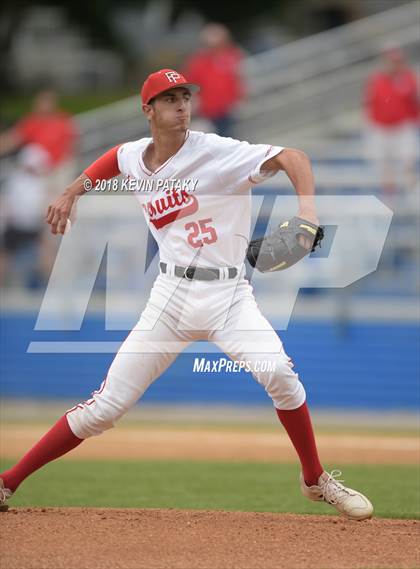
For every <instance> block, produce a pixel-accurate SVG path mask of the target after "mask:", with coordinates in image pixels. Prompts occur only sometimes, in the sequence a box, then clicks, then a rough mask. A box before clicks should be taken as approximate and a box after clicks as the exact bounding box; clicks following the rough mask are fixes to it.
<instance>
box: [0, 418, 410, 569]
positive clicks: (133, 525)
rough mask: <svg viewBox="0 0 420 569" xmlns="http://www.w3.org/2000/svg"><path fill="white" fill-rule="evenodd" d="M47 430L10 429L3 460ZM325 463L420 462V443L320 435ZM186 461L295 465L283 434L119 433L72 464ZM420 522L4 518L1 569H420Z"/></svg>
mask: <svg viewBox="0 0 420 569" xmlns="http://www.w3.org/2000/svg"><path fill="white" fill-rule="evenodd" d="M46 430H47V426H40V425H12V424H9V425H3V426H2V429H1V436H0V443H1V444H0V447H1V455H2V456H3V457H8V458H10V459H13V458H18V457H19V456H21V455H22V454H23V452H25V451H26V450H27V449H28V448H29V447H30V446H31V445H32V444H33V443H34V442H35V441H36V440H38V439H39V437H40V436H41V435H42V434H43V433H44V432H45V431H46ZM318 443H319V447H320V451H321V454H322V456H323V458H324V460H325V461H327V462H332V463H333V462H336V463H346V462H347V463H351V462H354V463H359V464H362V463H365V464H368V463H376V464H379V463H382V464H385V463H399V464H418V456H419V454H418V453H419V441H418V440H417V439H416V438H414V437H404V436H389V435H366V434H364V435H362V436H354V435H347V434H339V435H334V434H320V435H319V436H318ZM83 458H85V459H88V458H109V459H118V458H120V459H121V458H139V459H141V458H143V459H147V458H148V459H154V458H166V459H171V458H177V459H195V460H198V459H203V458H206V459H211V460H232V461H235V460H256V461H274V462H289V461H293V462H296V458H295V454H294V452H293V450H292V449H291V446H290V442H289V440H288V439H287V437H286V436H285V435H284V434H283V433H281V431H280V432H278V431H275V432H270V431H268V432H252V431H248V432H246V431H241V430H234V429H232V430H229V429H223V430H218V429H203V428H199V429H184V428H180V427H177V428H168V427H160V428H150V427H149V428H144V427H143V428H117V429H115V430H112V431H109V432H107V433H105V434H104V435H102V436H101V437H94V438H92V439H90V440H88V441H86V442H85V443H84V444H83V445H80V447H78V448H77V449H75V451H74V452H72V453H70V454H69V455H68V456H67V457H66V458H65V460H72V459H83ZM419 529H420V522H418V521H413V520H384V519H373V520H368V521H364V522H353V521H350V520H346V519H344V518H341V517H334V516H333V517H331V516H312V515H311V516H308V515H305V516H298V515H292V514H272V513H246V512H218V511H206V512H204V511H187V510H184V511H180V510H172V509H169V510H157V509H156V510H137V509H127V510H121V509H96V508H67V509H63V508H42V509H41V508H18V509H13V508H12V509H10V510H9V512H7V513H0V569H108V568H109V569H301V568H305V569H387V568H393V569H403V568H410V569H414V568H420V553H419V548H418V545H416V544H417V542H418V537H419Z"/></svg>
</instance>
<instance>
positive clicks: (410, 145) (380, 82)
mask: <svg viewBox="0 0 420 569" xmlns="http://www.w3.org/2000/svg"><path fill="white" fill-rule="evenodd" d="M364 104H365V115H366V120H367V144H368V155H369V157H370V158H371V159H372V160H374V162H375V163H376V165H377V167H378V168H379V171H380V176H381V178H382V184H383V187H384V189H385V190H386V191H387V192H388V193H391V192H392V193H393V192H395V189H396V188H397V187H401V186H405V187H407V186H413V185H414V184H415V179H416V159H417V158H418V132H417V128H418V119H419V108H420V107H419V90H418V79H417V77H416V74H415V73H414V71H413V70H412V69H410V67H409V66H408V64H407V62H406V60H405V57H404V54H403V52H402V50H401V49H399V48H397V47H389V48H387V49H385V50H384V52H383V69H381V70H380V71H376V72H375V73H373V74H372V76H371V77H370V78H369V79H368V82H367V85H366V89H365V98H364Z"/></svg>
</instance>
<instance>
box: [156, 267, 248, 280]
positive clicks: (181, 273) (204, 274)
mask: <svg viewBox="0 0 420 569" xmlns="http://www.w3.org/2000/svg"><path fill="white" fill-rule="evenodd" d="M159 266H160V269H161V271H162V273H164V274H165V273H166V269H167V266H168V265H167V264H166V263H159ZM221 274H223V272H222V271H220V270H219V269H213V268H212V267H206V268H204V267H178V265H175V276H176V277H180V278H184V279H187V280H189V281H192V280H198V281H215V280H217V279H220V278H221V276H220V275H221ZM237 274H238V269H236V268H235V267H229V268H228V278H229V279H234V278H235V277H236V275H237Z"/></svg>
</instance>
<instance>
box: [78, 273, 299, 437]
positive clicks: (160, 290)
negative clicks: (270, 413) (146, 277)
mask: <svg viewBox="0 0 420 569" xmlns="http://www.w3.org/2000/svg"><path fill="white" fill-rule="evenodd" d="M242 272H243V268H242ZM170 274H171V272H170V271H169V272H168V274H165V275H163V274H160V275H159V276H158V277H157V279H156V281H155V283H154V285H153V288H152V291H151V294H150V298H149V300H148V302H147V305H146V307H145V309H144V311H143V312H142V314H141V317H140V320H139V322H138V323H137V324H136V326H135V327H134V329H133V330H132V331H131V332H130V334H129V335H128V337H127V339H126V340H125V341H124V342H123V344H122V345H121V348H120V350H119V351H118V353H117V354H116V356H115V359H114V361H113V362H112V364H111V367H110V368H109V371H108V374H107V377H106V379H105V381H104V382H103V383H102V385H101V387H100V389H99V390H98V391H96V392H94V393H93V394H92V398H91V399H89V400H88V401H84V402H82V403H80V404H78V405H76V406H75V407H74V408H73V409H70V411H68V413H67V418H68V421H69V425H70V428H71V429H72V431H73V432H74V434H75V435H76V436H77V437H79V438H81V439H85V438H88V437H90V436H93V435H99V434H101V433H102V432H103V431H105V430H106V429H110V428H111V427H113V426H114V423H115V421H117V420H118V419H119V418H120V417H122V416H123V415H124V414H125V413H126V412H127V411H128V410H129V409H130V408H131V407H132V406H133V405H134V404H135V403H136V402H137V401H138V399H139V398H140V397H141V396H142V395H143V393H144V392H145V391H146V389H147V388H148V387H149V385H150V384H151V383H152V382H153V381H154V380H155V379H157V378H158V377H159V376H160V375H161V374H162V373H163V372H164V371H165V370H166V369H167V368H168V367H169V366H170V365H171V363H172V362H173V361H174V360H175V359H176V357H177V356H178V354H179V353H180V352H182V351H183V350H184V349H185V348H186V347H187V346H188V345H189V344H190V343H191V342H194V341H197V340H207V341H210V342H214V343H215V344H216V345H217V346H218V347H219V348H220V349H221V350H223V351H224V352H225V353H226V354H227V355H228V356H229V357H230V358H231V359H232V360H237V361H246V362H248V363H250V364H251V367H252V370H251V373H252V375H253V377H254V379H256V381H258V383H260V384H261V385H262V386H263V387H264V389H265V390H266V392H267V393H268V395H269V396H270V397H271V399H272V401H273V403H274V405H275V407H276V408H278V409H285V410H288V409H296V408H298V407H300V406H301V405H302V404H303V403H304V402H305V398H306V395H305V390H304V388H303V385H302V384H301V382H300V381H299V378H298V375H297V374H296V373H295V372H294V371H293V369H292V363H291V360H290V358H289V357H288V356H287V354H286V353H285V351H284V349H283V345H282V342H281V341H280V339H279V337H278V335H277V334H276V332H275V331H274V330H273V328H272V326H271V325H270V324H269V322H268V321H267V320H266V318H264V316H263V315H262V314H261V312H260V310H259V308H258V306H257V304H256V302H255V299H254V296H253V293H252V287H251V285H250V284H249V282H248V281H247V280H246V279H244V278H243V276H239V278H238V279H223V280H214V281H198V280H193V281H188V280H186V279H181V278H179V277H175V276H170ZM262 361H264V362H270V365H266V366H261V365H260V362H262ZM253 364H255V365H253ZM254 368H255V369H254ZM259 368H263V369H267V370H268V371H259ZM191 371H192V370H191Z"/></svg>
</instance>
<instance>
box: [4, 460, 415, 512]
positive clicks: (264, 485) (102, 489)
mask: <svg viewBox="0 0 420 569" xmlns="http://www.w3.org/2000/svg"><path fill="white" fill-rule="evenodd" d="M2 466H3V468H4V467H8V466H10V463H9V462H8V463H3V465H2ZM343 471H344V473H345V476H346V482H347V483H348V484H349V486H353V487H354V488H357V489H359V490H361V491H362V492H365V493H366V494H367V495H368V496H369V497H370V499H371V500H372V502H373V504H374V506H375V513H376V515H377V516H380V517H390V518H419V517H420V516H419V472H418V469H417V468H416V467H414V466H353V465H352V466H348V465H346V466H345V467H343ZM297 477H298V467H297V466H296V465H289V464H267V463H264V464H262V463H254V462H252V463H251V462H243V463H220V462H195V461H194V462H192V461H150V460H147V461H133V460H132V461H129V460H125V461H118V460H115V461H105V460H101V461H99V460H98V461H90V460H89V461H87V460H86V461H85V460H83V461H82V460H80V461H79V460H78V461H57V462H53V463H51V464H49V465H47V466H46V467H45V468H43V469H42V470H40V471H38V472H37V473H35V474H34V475H33V476H32V477H30V478H29V479H28V480H27V481H26V482H25V483H24V484H23V485H22V486H21V487H20V488H19V491H18V492H17V493H16V496H14V497H13V498H12V500H11V501H10V504H11V505H12V506H96V507H114V508H130V507H131V508H134V507H135V508H184V509H185V508H187V509H221V510H242V511H259V512H294V513H307V514H331V513H334V511H333V510H332V509H331V508H329V507H328V506H327V505H325V504H318V503H313V502H309V501H308V500H306V499H304V498H303V497H302V496H301V494H300V490H299V486H298V484H297Z"/></svg>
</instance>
